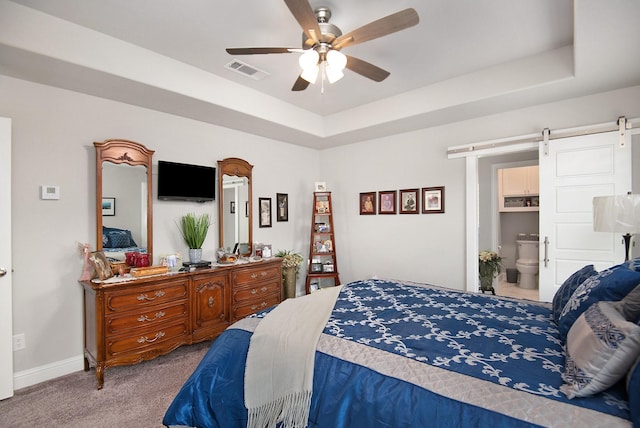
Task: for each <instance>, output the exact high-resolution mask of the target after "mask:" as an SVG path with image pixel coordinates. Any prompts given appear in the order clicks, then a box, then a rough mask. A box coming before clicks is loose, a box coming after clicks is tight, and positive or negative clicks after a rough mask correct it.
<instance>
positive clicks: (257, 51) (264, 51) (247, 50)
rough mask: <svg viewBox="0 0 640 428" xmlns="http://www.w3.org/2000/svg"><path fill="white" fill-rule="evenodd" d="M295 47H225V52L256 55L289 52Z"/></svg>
mask: <svg viewBox="0 0 640 428" xmlns="http://www.w3.org/2000/svg"><path fill="white" fill-rule="evenodd" d="M293 50H298V49H297V48H227V49H226V51H227V53H229V54H231V55H256V54H279V53H290V52H292V51H293Z"/></svg>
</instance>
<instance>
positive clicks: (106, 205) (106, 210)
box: [102, 198, 116, 216]
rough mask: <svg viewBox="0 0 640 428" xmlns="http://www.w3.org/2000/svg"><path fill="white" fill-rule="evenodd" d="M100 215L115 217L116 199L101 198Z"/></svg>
mask: <svg viewBox="0 0 640 428" xmlns="http://www.w3.org/2000/svg"><path fill="white" fill-rule="evenodd" d="M102 215H104V216H107V215H109V216H111V215H116V198H102Z"/></svg>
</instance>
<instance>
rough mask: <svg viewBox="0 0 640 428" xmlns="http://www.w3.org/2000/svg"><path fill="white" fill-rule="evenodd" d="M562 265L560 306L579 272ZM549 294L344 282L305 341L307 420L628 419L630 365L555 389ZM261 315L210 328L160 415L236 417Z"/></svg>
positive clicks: (543, 422)
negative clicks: (583, 384) (595, 388)
mask: <svg viewBox="0 0 640 428" xmlns="http://www.w3.org/2000/svg"><path fill="white" fill-rule="evenodd" d="M596 274H597V272H596ZM637 274H638V278H637V280H638V282H637V283H636V284H638V283H640V272H637ZM591 276H592V275H591ZM574 277H575V275H574V276H572V278H573V284H570V286H571V288H572V290H569V291H572V292H571V293H569V292H568V290H566V289H563V290H562V291H563V292H564V293H565V294H567V295H568V297H564V298H563V299H564V300H565V302H563V306H565V304H566V302H567V301H569V300H570V299H571V298H572V297H574V296H573V294H575V291H576V290H577V289H578V288H579V286H580V284H582V283H583V282H584V281H583V278H580V282H577V278H574ZM634 281H635V279H634ZM563 287H564V286H563ZM565 288H566V287H565ZM627 288H632V287H631V286H627ZM639 288H640V287H639ZM577 291H579V290H577ZM639 291H640V290H639ZM627 292H628V290H626V291H625V293H624V294H625V295H626V294H627ZM320 293H321V292H320ZM314 294H316V293H314ZM314 294H312V295H311V296H308V297H310V298H312V297H313V296H314ZM587 294H588V293H587ZM595 295H596V293H591V297H594V296H595ZM581 296H582V297H584V288H583V289H582V294H581ZM296 300H298V299H296ZM610 300H614V299H610ZM618 300H619V299H618ZM582 301H583V302H584V301H586V300H585V299H582ZM556 305H557V302H554V304H553V305H552V304H544V303H538V302H532V301H523V300H517V299H509V298H503V297H498V296H489V295H483V294H476V293H467V292H461V291H455V290H451V289H445V288H439V287H435V286H431V285H426V284H417V283H412V282H405V281H396V280H380V279H370V280H363V281H357V282H353V283H350V284H346V285H344V286H343V287H342V289H341V290H340V293H339V295H338V298H337V300H336V301H335V306H334V307H333V309H332V310H331V312H330V316H329V319H328V322H327V323H326V325H325V326H324V329H323V330H322V332H321V334H320V337H319V340H318V343H317V348H316V350H315V359H314V369H313V395H312V399H311V405H310V409H309V419H308V426H309V427H327V428H329V427H331V428H335V427H423V426H424V427H427V426H428V427H435V426H446V427H463V426H464V427H468V426H478V427H488V426H491V427H520V426H522V427H524V426H561V427H569V426H580V425H583V426H589V427H593V426H603V427H604V426H606V427H615V426H623V427H630V426H632V422H631V419H632V415H631V412H630V405H629V403H630V397H629V395H628V393H627V388H628V387H629V386H628V380H629V379H634V378H640V374H638V372H640V370H635V371H634V373H635V374H634V375H633V376H631V374H630V375H629V376H628V379H627V382H625V380H618V381H616V382H615V384H614V385H613V386H611V387H608V388H606V389H605V390H604V391H602V392H598V393H595V394H592V395H591V396H587V397H575V398H572V399H569V398H567V395H566V394H565V393H563V392H562V391H561V387H562V385H563V384H564V383H565V381H564V380H563V374H564V373H565V371H566V367H565V363H566V361H565V347H566V343H567V339H563V338H562V337H561V333H560V330H559V327H558V324H557V322H556V321H554V317H556V315H558V314H555V313H554V310H555V309H556V308H555V306H556ZM572 305H573V306H576V302H575V301H574V302H573V303H572ZM265 316H268V311H266V312H263V313H261V314H257V315H255V316H252V317H249V318H245V319H243V320H241V321H239V322H237V323H236V324H234V325H232V326H230V327H229V328H228V329H227V330H226V331H225V332H224V333H223V334H222V335H221V336H220V337H219V338H218V339H216V340H215V342H214V343H213V344H212V346H211V348H210V350H209V351H208V352H207V354H206V355H205V356H204V357H203V359H202V361H201V362H200V364H199V365H198V367H197V368H196V370H195V371H194V373H193V374H192V375H191V377H190V378H189V379H188V380H187V381H186V382H185V384H184V385H183V386H182V388H181V390H180V391H179V393H178V394H177V396H176V397H175V399H174V400H173V402H172V404H171V405H170V407H169V408H168V410H167V412H166V414H165V417H164V420H163V423H164V424H165V425H166V426H193V427H224V428H230V427H245V426H246V424H247V409H246V407H245V402H244V398H245V397H244V394H245V393H244V382H243V380H244V373H245V363H246V360H247V354H248V348H249V344H250V341H251V336H252V334H253V331H254V330H255V329H256V327H257V326H258V325H259V323H260V322H261V320H262V319H264V317H265ZM634 316H635V315H634ZM582 317H584V315H582ZM580 319H582V318H580ZM576 322H577V321H576ZM632 325H634V324H632ZM635 326H636V327H637V328H638V329H639V330H640V327H638V326H637V325H635ZM634 331H635V330H634ZM634 334H635V333H634ZM630 352H631V353H632V354H633V353H634V352H635V356H634V357H633V358H635V357H637V353H638V351H637V349H636V350H635V351H634V350H632V351H630ZM628 358H631V357H628ZM628 358H627V359H628ZM636 366H637V362H636ZM634 367H635V366H634ZM626 370H633V369H628V368H627V369H626ZM634 382H636V383H635V384H634V385H636V387H637V385H638V383H637V380H636V381H634ZM636 389H638V388H636ZM632 403H633V404H635V405H636V406H637V405H640V403H635V402H632ZM633 404H632V405H633Z"/></svg>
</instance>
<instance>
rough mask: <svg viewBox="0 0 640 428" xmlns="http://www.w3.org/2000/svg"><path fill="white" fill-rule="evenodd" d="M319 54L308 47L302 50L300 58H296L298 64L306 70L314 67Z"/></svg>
mask: <svg viewBox="0 0 640 428" xmlns="http://www.w3.org/2000/svg"><path fill="white" fill-rule="evenodd" d="M319 58H320V55H319V54H318V52H316V51H315V50H313V49H308V50H306V51H304V53H303V54H302V55H300V58H298V64H300V67H301V68H302V69H303V70H307V69H309V68H312V67H316V66H317V65H318V59H319Z"/></svg>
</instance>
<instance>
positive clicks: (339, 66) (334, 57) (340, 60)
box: [327, 49, 347, 71]
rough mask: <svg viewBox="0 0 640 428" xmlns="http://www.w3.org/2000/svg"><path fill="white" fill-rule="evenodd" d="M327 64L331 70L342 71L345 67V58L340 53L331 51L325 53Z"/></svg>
mask: <svg viewBox="0 0 640 428" xmlns="http://www.w3.org/2000/svg"><path fill="white" fill-rule="evenodd" d="M327 64H328V65H329V66H330V67H331V68H332V69H336V70H339V71H342V70H344V68H345V67H346V66H347V57H346V55H345V54H343V53H342V52H340V51H336V50H333V49H331V50H330V51H329V52H327Z"/></svg>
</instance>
